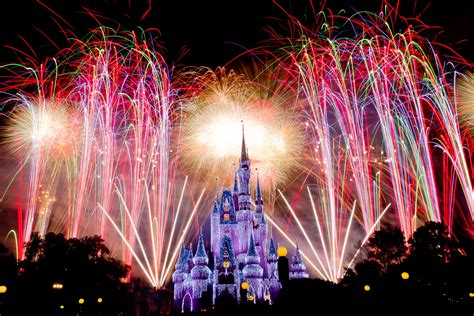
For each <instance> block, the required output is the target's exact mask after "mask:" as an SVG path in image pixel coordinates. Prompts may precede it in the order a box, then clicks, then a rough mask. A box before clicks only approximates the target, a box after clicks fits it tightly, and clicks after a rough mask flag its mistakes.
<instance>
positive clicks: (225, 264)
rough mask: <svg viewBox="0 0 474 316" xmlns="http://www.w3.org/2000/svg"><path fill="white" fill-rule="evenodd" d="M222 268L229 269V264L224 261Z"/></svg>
mask: <svg viewBox="0 0 474 316" xmlns="http://www.w3.org/2000/svg"><path fill="white" fill-rule="evenodd" d="M223 266H224V268H225V269H227V268H229V267H230V262H229V261H224V263H223Z"/></svg>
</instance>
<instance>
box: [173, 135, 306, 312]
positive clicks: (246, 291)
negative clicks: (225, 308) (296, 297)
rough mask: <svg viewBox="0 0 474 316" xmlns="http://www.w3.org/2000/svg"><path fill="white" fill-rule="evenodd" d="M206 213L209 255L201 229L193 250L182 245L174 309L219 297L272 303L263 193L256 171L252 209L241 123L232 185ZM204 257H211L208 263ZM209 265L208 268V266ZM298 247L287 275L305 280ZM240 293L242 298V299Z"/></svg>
mask: <svg viewBox="0 0 474 316" xmlns="http://www.w3.org/2000/svg"><path fill="white" fill-rule="evenodd" d="M218 193H219V192H217V193H216V198H215V201H214V205H213V207H212V211H211V216H210V217H211V218H210V222H211V240H210V256H208V254H207V252H206V249H205V245H204V239H203V236H202V231H201V232H200V235H199V240H198V244H197V249H196V253H195V254H194V255H193V249H192V247H191V246H190V247H189V249H186V248H185V247H184V245H183V247H182V249H181V252H180V255H179V258H178V260H177V262H176V265H175V272H174V273H173V284H174V306H175V309H176V310H178V311H179V310H180V311H182V312H184V311H199V310H201V309H205V308H207V307H209V305H211V304H212V305H214V304H215V303H216V301H217V300H218V299H219V298H222V297H223V296H226V297H227V298H228V299H231V300H234V301H235V302H237V303H240V301H241V300H247V301H253V302H254V303H257V302H261V303H262V302H266V303H268V304H272V302H274V300H275V298H276V296H277V295H278V292H279V291H280V289H281V287H282V285H281V283H280V280H279V276H278V254H277V248H276V246H275V241H274V239H273V236H272V235H271V234H270V238H269V240H268V241H267V223H266V221H265V213H264V210H263V196H262V192H261V189H260V180H259V178H258V175H257V185H256V190H255V211H254V210H253V209H252V208H253V207H252V198H251V195H250V159H249V156H248V152H247V147H246V146H245V135H244V129H243V126H242V151H241V157H240V163H239V169H238V171H237V172H236V174H235V179H234V188H233V190H231V189H224V190H223V191H222V194H221V196H220V197H219V194H218ZM209 257H211V258H210V259H211V262H210V259H209ZM211 269H212V270H211ZM307 277H308V273H307V272H306V267H305V265H304V263H303V261H302V260H301V256H300V253H299V250H298V248H297V249H296V254H295V256H294V257H293V258H292V260H291V262H290V265H289V278H290V279H297V278H307ZM243 295H245V296H246V297H241V296H243Z"/></svg>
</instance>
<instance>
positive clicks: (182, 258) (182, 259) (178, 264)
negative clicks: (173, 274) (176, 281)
mask: <svg viewBox="0 0 474 316" xmlns="http://www.w3.org/2000/svg"><path fill="white" fill-rule="evenodd" d="M186 259H187V258H186V247H185V246H184V243H183V244H182V245H181V251H180V252H179V257H178V260H176V264H175V265H174V267H175V269H176V270H180V269H181V267H182V265H183V263H185V262H186Z"/></svg>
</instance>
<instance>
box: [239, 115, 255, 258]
mask: <svg viewBox="0 0 474 316" xmlns="http://www.w3.org/2000/svg"><path fill="white" fill-rule="evenodd" d="M237 174H238V176H239V194H238V209H239V211H238V212H237V223H238V240H237V245H236V255H237V261H238V262H239V263H240V264H242V265H243V264H244V263H245V254H246V252H247V247H248V236H249V233H250V231H251V230H252V227H253V213H252V208H251V206H252V204H251V197H250V159H249V156H248V152H247V147H246V146H245V130H244V125H243V124H242V150H241V154H240V163H239V170H238V171H237Z"/></svg>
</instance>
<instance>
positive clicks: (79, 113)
mask: <svg viewBox="0 0 474 316" xmlns="http://www.w3.org/2000/svg"><path fill="white" fill-rule="evenodd" d="M110 32H111V31H110V30H108V29H99V30H97V31H96V32H93V33H92V34H91V35H90V37H89V38H88V41H87V42H82V41H76V42H74V43H73V45H72V47H71V48H69V49H68V50H67V51H66V52H65V53H67V52H69V51H74V52H75V54H74V55H73V56H72V57H68V58H65V60H64V63H63V64H62V67H61V66H57V67H56V68H54V69H53V70H52V71H51V75H50V77H48V76H47V75H45V77H43V79H42V80H41V81H40V80H38V81H37V82H36V83H35V84H36V85H37V86H38V87H40V89H39V91H40V92H41V93H40V94H39V95H35V94H32V95H28V94H26V93H25V94H23V95H21V98H18V97H13V98H12V99H10V100H9V102H12V103H15V107H14V110H13V111H12V114H11V115H10V119H11V124H9V125H8V126H7V127H6V129H5V131H6V133H7V137H6V141H5V142H6V144H7V145H8V146H9V148H10V150H11V151H14V152H15V154H17V156H18V157H19V159H20V165H19V172H17V173H16V177H15V178H13V179H12V181H11V183H10V187H18V191H17V192H24V195H23V194H21V195H20V196H17V199H18V200H19V201H21V203H19V211H18V214H19V216H18V222H19V223H18V224H19V228H18V235H19V236H20V238H19V240H18V243H19V244H23V242H26V241H28V239H29V237H30V235H31V233H32V232H33V231H39V232H40V233H42V234H44V233H45V232H47V231H58V232H65V233H66V234H67V235H68V236H70V237H78V236H82V235H87V234H100V235H102V236H104V238H105V239H107V240H108V241H109V243H110V245H111V246H112V247H113V249H115V252H116V253H118V254H121V255H122V258H123V260H124V261H125V262H126V263H128V264H133V265H135V266H136V267H137V268H138V267H139V268H140V269H141V270H142V273H143V274H144V275H145V277H146V278H147V279H148V280H149V282H150V283H151V284H152V285H154V286H162V285H163V284H164V283H165V282H166V280H167V277H168V275H169V273H170V269H171V266H172V265H173V264H174V260H175V258H176V254H177V249H179V247H180V244H181V243H182V242H184V241H185V237H186V234H187V232H188V230H189V228H190V223H191V219H193V215H196V214H197V212H198V207H199V201H200V200H201V197H202V194H203V193H202V192H201V195H200V197H199V199H198V200H197V202H196V203H193V202H192V200H191V199H192V198H194V196H193V195H192V194H190V193H191V192H189V190H188V187H187V186H186V182H187V178H186V180H184V179H185V177H184V176H181V175H180V174H178V171H177V169H176V156H175V155H173V149H172V146H173V144H172V143H171V139H172V138H174V137H176V139H178V138H179V131H180V129H179V128H178V127H179V126H175V125H174V122H175V120H177V118H178V117H179V113H180V111H179V104H178V102H177V101H176V97H177V88H175V86H174V85H173V83H171V81H170V75H169V69H168V67H167V65H166V64H165V62H164V60H163V58H162V56H161V55H160V54H159V53H158V52H155V51H151V50H150V49H148V46H147V45H148V44H147V42H146V41H142V40H140V39H138V38H137V37H136V36H135V34H133V33H132V34H125V36H124V37H120V36H118V34H115V33H113V32H112V33H110ZM68 56H69V55H68ZM58 58H64V57H63V55H60V56H59V57H58ZM71 69H74V70H75V71H73V72H71ZM46 73H47V72H44V73H43V75H44V74H46ZM36 77H38V76H36ZM60 88H61V89H60ZM56 91H57V92H56ZM73 105H74V106H73ZM23 170H26V171H28V173H27V175H24V173H23ZM183 181H184V184H183ZM23 183H27V187H26V189H25V188H23V187H22V184H23ZM23 190H24V191H23ZM178 194H179V197H178ZM58 196H59V197H58ZM183 218H186V219H187V221H186V222H183V220H182V219H183ZM109 227H110V228H113V229H108V228H109ZM117 237H118V238H117ZM114 240H115V242H113V241H114ZM20 253H21V250H20Z"/></svg>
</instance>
